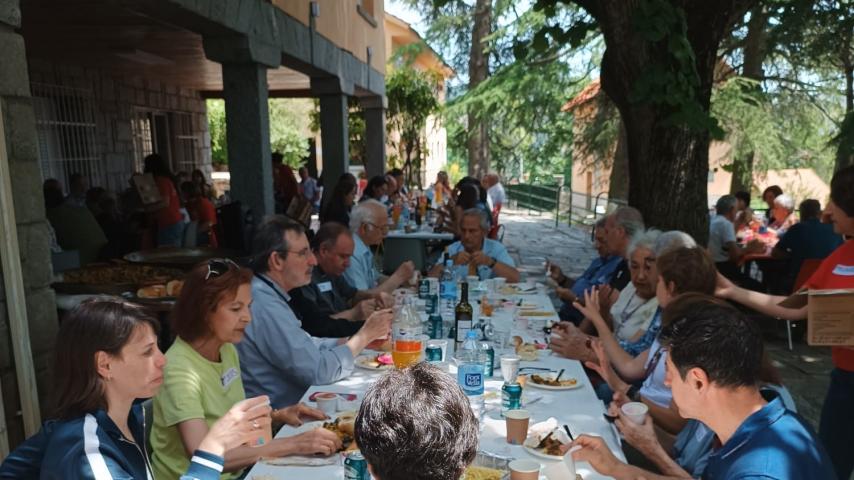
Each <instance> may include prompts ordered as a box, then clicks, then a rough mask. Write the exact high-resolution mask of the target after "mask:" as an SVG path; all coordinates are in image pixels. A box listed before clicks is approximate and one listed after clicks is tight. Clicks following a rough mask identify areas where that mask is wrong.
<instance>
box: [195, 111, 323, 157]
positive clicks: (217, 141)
mask: <svg viewBox="0 0 854 480" xmlns="http://www.w3.org/2000/svg"><path fill="white" fill-rule="evenodd" d="M268 106H269V110H270V150H271V151H273V152H276V151H278V152H281V153H282V155H283V156H284V161H285V163H287V164H288V165H290V166H291V167H299V166H300V165H302V163H303V161H304V159H305V158H306V157H307V156H308V138H307V134H308V129H307V125H306V122H307V117H308V112H309V109H310V108H311V103H310V102H309V101H306V100H299V99H278V98H276V99H270V100H269V104H268ZM207 112H208V129H209V132H210V136H211V161H212V162H213V163H214V164H216V165H227V164H228V142H227V139H226V125H225V102H224V101H223V100H217V99H211V100H208V101H207Z"/></svg>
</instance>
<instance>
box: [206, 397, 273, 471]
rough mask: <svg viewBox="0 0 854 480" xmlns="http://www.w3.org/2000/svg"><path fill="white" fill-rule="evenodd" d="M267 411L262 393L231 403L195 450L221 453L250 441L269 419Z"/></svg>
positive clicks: (266, 402)
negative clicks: (231, 405)
mask: <svg viewBox="0 0 854 480" xmlns="http://www.w3.org/2000/svg"><path fill="white" fill-rule="evenodd" d="M271 411H272V409H271V408H270V398H269V397H267V396H266V395H261V396H260V397H255V398H248V399H246V400H243V401H240V402H237V403H235V404H234V406H233V407H231V408H230V409H229V410H228V412H226V414H225V415H223V416H222V417H220V419H219V420H217V421H216V422H214V424H213V425H211V428H210V430H208V433H207V435H205V438H204V439H202V443H200V444H199V450H202V451H205V452H208V453H212V454H214V455H219V456H223V454H224V453H225V452H226V451H228V450H231V449H233V448H236V447H239V446H241V445H245V444H248V443H250V442H254V441H255V440H256V439H257V438H258V434H259V432H260V431H262V430H263V429H265V428H267V427H268V426H269V425H270V423H271V422H272V419H271V418H270V412H271Z"/></svg>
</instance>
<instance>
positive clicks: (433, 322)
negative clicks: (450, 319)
mask: <svg viewBox="0 0 854 480" xmlns="http://www.w3.org/2000/svg"><path fill="white" fill-rule="evenodd" d="M427 321H428V322H430V331H429V334H430V338H432V339H441V338H442V335H443V334H444V331H443V330H444V328H443V327H444V326H443V324H442V316H441V315H439V314H437V313H433V314H431V315H430V316H429V317H427Z"/></svg>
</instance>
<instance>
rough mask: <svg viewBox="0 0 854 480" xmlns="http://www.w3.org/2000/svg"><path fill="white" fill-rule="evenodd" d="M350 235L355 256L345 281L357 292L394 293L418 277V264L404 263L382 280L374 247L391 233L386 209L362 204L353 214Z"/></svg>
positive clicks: (364, 202)
mask: <svg viewBox="0 0 854 480" xmlns="http://www.w3.org/2000/svg"><path fill="white" fill-rule="evenodd" d="M350 231H351V232H352V233H353V242H354V243H355V246H354V248H353V256H352V257H350V266H349V267H347V270H346V271H344V279H345V280H347V283H349V284H350V285H351V286H352V287H353V288H355V289H356V290H373V289H376V290H375V292H376V293H379V292H386V293H391V292H392V291H394V289H396V288H397V287H399V286H401V285H402V284H404V283H406V282H407V281H409V279H410V278H412V274H413V273H415V264H414V263H412V262H411V261H409V262H403V263H402V264H400V266H399V267H397V270H395V272H394V273H393V274H392V275H391V276H390V277H387V278H383V277H381V276H380V274H379V272H378V271H377V267H376V266H375V265H374V254H373V252H371V247H372V246H374V245H379V244H380V243H382V241H383V239H384V238H385V236H386V234H387V233H388V216H387V215H386V208H385V206H384V205H383V204H382V203H380V202H378V201H376V200H373V199H370V200H365V201H362V202H360V203H359V204H358V205H356V206H355V207H353V211H352V212H350Z"/></svg>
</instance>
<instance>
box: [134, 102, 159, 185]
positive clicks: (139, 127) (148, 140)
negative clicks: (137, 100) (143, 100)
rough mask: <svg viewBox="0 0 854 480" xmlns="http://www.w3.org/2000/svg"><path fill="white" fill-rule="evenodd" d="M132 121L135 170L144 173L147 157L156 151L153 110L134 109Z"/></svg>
mask: <svg viewBox="0 0 854 480" xmlns="http://www.w3.org/2000/svg"><path fill="white" fill-rule="evenodd" d="M130 122H131V123H130V126H131V134H132V135H133V171H134V172H139V173H142V171H143V169H144V167H145V164H144V160H145V157H146V156H147V155H150V154H152V153H153V152H154V141H153V138H154V137H153V136H152V134H151V112H149V111H147V110H142V109H133V110H132V111H131V121H130Z"/></svg>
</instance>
